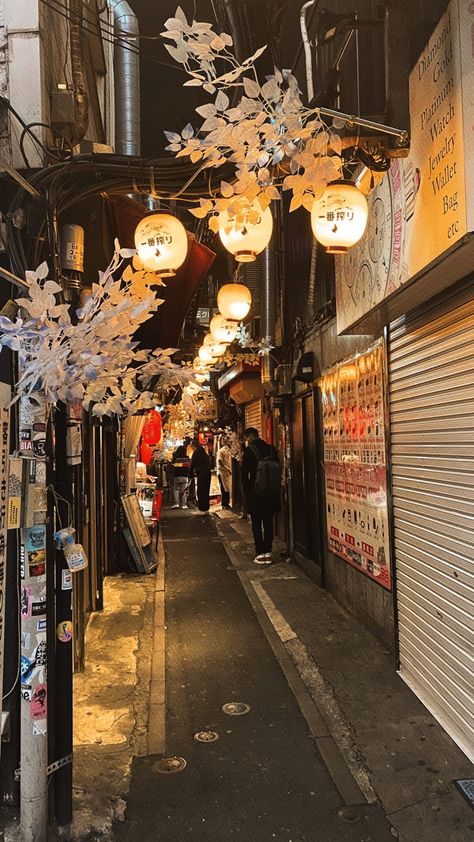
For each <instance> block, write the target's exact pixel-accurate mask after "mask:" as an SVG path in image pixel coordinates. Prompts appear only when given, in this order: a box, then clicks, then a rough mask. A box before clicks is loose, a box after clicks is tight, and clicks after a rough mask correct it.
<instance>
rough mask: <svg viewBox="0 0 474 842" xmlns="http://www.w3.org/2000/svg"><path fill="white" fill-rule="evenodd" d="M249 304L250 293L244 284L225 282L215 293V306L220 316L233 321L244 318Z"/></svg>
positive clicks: (239, 320)
mask: <svg viewBox="0 0 474 842" xmlns="http://www.w3.org/2000/svg"><path fill="white" fill-rule="evenodd" d="M251 304H252V293H251V292H250V290H249V288H248V287H246V286H244V284H234V283H231V284H225V285H224V286H223V287H221V288H220V290H219V292H218V293H217V306H218V308H219V312H220V314H221V316H224V319H229V320H230V321H233V322H241V321H242V319H245V317H246V316H247V314H248V312H249V310H250V307H251Z"/></svg>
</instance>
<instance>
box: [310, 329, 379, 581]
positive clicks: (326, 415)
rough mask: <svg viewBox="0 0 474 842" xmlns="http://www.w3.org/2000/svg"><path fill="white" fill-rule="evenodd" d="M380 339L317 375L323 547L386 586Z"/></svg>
mask: <svg viewBox="0 0 474 842" xmlns="http://www.w3.org/2000/svg"><path fill="white" fill-rule="evenodd" d="M383 360H384V355H383V344H382V343H380V344H378V345H377V346H376V347H375V348H373V349H372V350H371V351H370V352H368V353H367V354H363V355H362V356H359V357H357V358H355V359H353V360H351V361H349V362H347V363H344V364H342V365H339V366H337V368H335V369H333V370H332V371H330V372H329V373H328V374H326V375H325V376H324V377H322V378H321V381H320V386H321V392H322V402H323V428H324V469H325V482H326V518H327V531H328V544H329V549H330V550H331V551H332V552H333V553H335V554H336V555H338V556H340V557H341V558H343V559H344V561H346V562H347V563H348V564H351V565H352V566H353V567H357V568H358V569H359V570H361V571H362V572H363V573H365V574H366V575H367V576H370V578H371V579H375V580H376V581H377V582H378V583H379V584H380V585H382V586H383V587H384V588H387V589H388V590H391V587H392V577H391V571H390V543H389V527H388V511H387V466H386V458H385V417H384V393H383V365H384V362H383Z"/></svg>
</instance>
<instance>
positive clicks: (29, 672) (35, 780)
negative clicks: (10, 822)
mask: <svg viewBox="0 0 474 842" xmlns="http://www.w3.org/2000/svg"><path fill="white" fill-rule="evenodd" d="M45 430H46V409H45V406H44V403H43V404H42V405H41V404H40V405H39V406H38V408H37V409H34V408H32V404H30V403H29V402H28V401H26V400H22V401H21V402H20V440H19V451H20V453H21V455H22V456H23V457H25V461H26V471H27V478H26V480H27V488H26V495H25V503H24V519H23V523H24V527H23V528H22V530H21V549H20V614H21V739H20V762H21V779H20V798H21V802H20V820H21V838H22V840H23V842H45V840H46V829H47V820H48V809H47V803H48V802H47V767H48V727H47V705H48V686H47V678H46V643H47V640H46V564H47V557H46V495H47V492H46V459H45Z"/></svg>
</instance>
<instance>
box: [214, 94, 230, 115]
mask: <svg viewBox="0 0 474 842" xmlns="http://www.w3.org/2000/svg"><path fill="white" fill-rule="evenodd" d="M215 107H216V110H217V111H226V109H227V108H228V107H229V97H228V96H227V94H225V93H224V91H219V92H218V94H217V96H216V101H215Z"/></svg>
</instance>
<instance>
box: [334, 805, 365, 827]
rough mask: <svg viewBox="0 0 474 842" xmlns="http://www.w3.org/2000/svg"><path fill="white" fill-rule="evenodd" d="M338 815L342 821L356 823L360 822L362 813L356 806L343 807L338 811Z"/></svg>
mask: <svg viewBox="0 0 474 842" xmlns="http://www.w3.org/2000/svg"><path fill="white" fill-rule="evenodd" d="M337 817H338V819H340V820H341V822H348V824H355V823H356V822H360V819H361V815H360V813H359V812H358V811H357V808H356V807H341V808H340V810H338V811H337Z"/></svg>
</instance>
